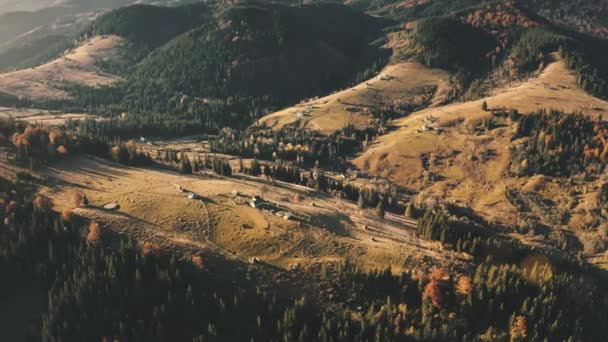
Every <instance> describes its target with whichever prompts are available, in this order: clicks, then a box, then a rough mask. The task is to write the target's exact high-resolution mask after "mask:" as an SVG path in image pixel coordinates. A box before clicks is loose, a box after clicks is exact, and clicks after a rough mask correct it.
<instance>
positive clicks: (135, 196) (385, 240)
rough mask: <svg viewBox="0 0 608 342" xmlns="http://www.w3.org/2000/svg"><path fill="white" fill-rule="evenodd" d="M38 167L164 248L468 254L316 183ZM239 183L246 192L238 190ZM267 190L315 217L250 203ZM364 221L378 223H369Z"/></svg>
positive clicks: (59, 190)
mask: <svg viewBox="0 0 608 342" xmlns="http://www.w3.org/2000/svg"><path fill="white" fill-rule="evenodd" d="M39 175H40V176H41V177H44V178H45V179H47V181H46V185H47V186H46V187H45V188H44V190H43V193H44V194H46V195H48V196H49V197H50V198H52V199H53V201H54V203H55V206H56V209H57V210H59V211H61V210H63V209H66V208H72V207H73V206H74V205H73V204H72V202H71V194H73V193H74V192H75V191H80V192H82V193H84V194H86V196H87V197H88V199H89V201H90V207H89V208H80V209H75V210H74V212H75V213H77V214H78V215H81V216H84V217H87V218H89V219H92V220H96V221H98V222H99V223H100V224H101V225H102V227H103V228H105V229H111V230H113V231H116V232H120V233H125V234H127V235H130V236H133V237H135V238H136V239H137V240H138V241H140V242H142V243H143V242H145V241H149V242H152V243H154V244H156V245H158V246H160V247H161V249H164V250H174V251H175V250H182V251H183V250H188V251H197V252H199V251H208V252H219V253H223V254H226V255H227V256H228V257H229V258H232V259H235V260H241V261H243V262H246V261H247V260H249V258H251V257H258V258H260V259H261V260H262V261H263V262H264V263H268V264H270V265H273V267H275V266H276V267H279V268H283V269H287V268H288V267H289V266H290V265H294V264H299V265H301V266H302V267H313V266H315V265H316V266H318V265H319V264H321V263H336V262H343V261H345V260H349V261H358V262H359V263H360V264H361V266H362V267H364V268H367V269H374V268H384V267H387V266H391V267H392V268H393V269H395V270H402V269H404V268H406V267H410V266H411V265H410V263H411V264H415V263H422V264H423V263H424V262H426V261H424V260H428V259H431V258H435V259H436V260H435V261H434V262H436V263H446V264H447V263H448V261H447V259H445V258H446V256H445V255H449V256H450V261H449V263H450V264H455V263H456V262H457V260H458V258H459V257H466V256H455V255H453V254H454V253H453V252H446V253H444V254H441V255H440V253H438V248H440V247H437V246H436V245H435V244H433V243H431V242H426V241H422V240H420V239H418V238H417V237H415V236H414V235H413V232H411V231H408V230H406V228H405V227H396V226H395V224H393V223H391V219H390V218H388V221H386V222H384V223H383V222H377V221H378V220H377V219H375V217H374V216H373V215H374V214H373V210H372V209H367V210H359V209H357V208H356V204H354V203H346V202H342V201H340V200H337V199H333V198H330V197H327V198H325V197H324V196H323V195H321V194H318V193H316V192H315V191H314V190H312V189H307V188H303V187H298V186H292V185H289V184H285V183H279V184H277V183H276V182H269V181H266V180H264V179H261V178H254V177H248V176H244V175H237V177H236V178H224V177H219V176H217V175H206V176H204V175H180V174H178V173H175V172H172V171H165V170H161V169H142V168H131V167H125V166H120V165H117V164H114V163H111V162H106V161H102V160H99V159H95V158H92V157H84V156H83V157H77V156H73V157H70V158H68V159H66V160H64V161H62V162H58V163H55V164H53V165H52V166H50V167H48V168H46V169H44V170H42V171H41V172H40V173H39ZM175 184H177V185H180V186H182V187H184V188H186V189H188V190H190V191H193V192H195V193H197V194H199V195H201V196H202V198H203V203H204V205H203V204H202V203H201V202H200V201H196V200H190V199H188V198H187V196H186V195H187V194H186V193H180V192H179V191H178V190H177V189H176V187H175ZM233 190H238V191H239V195H238V196H235V195H233V194H232V191H233ZM260 194H262V195H263V197H264V198H265V199H266V200H267V201H269V202H271V203H276V204H279V205H280V206H281V207H282V208H284V209H285V210H289V211H290V212H293V213H295V214H297V215H303V216H306V217H310V219H309V220H308V221H306V220H305V221H303V222H300V221H287V220H285V219H284V218H282V217H279V216H277V215H274V214H271V213H268V212H264V211H261V210H259V209H254V208H252V207H250V206H248V201H249V199H250V197H251V196H253V195H260ZM296 194H297V195H299V196H298V197H297V198H296V197H295V195H296ZM111 202H117V203H119V205H120V209H119V210H117V211H106V210H103V209H102V207H103V205H104V204H107V203H111ZM313 203H314V205H313ZM370 217H371V219H370ZM363 223H366V224H369V226H368V228H367V229H363V228H362V225H363ZM391 230H392V233H389V232H391ZM206 231H208V233H207V232H206ZM207 236H208V237H209V241H210V242H212V243H209V242H208V241H207V240H206V237H207ZM372 238H373V239H372ZM406 260H408V263H407V264H406V263H405V261H406ZM447 267H448V268H449V267H450V266H449V265H448V266H447Z"/></svg>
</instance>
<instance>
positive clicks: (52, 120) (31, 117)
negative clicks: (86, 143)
mask: <svg viewBox="0 0 608 342" xmlns="http://www.w3.org/2000/svg"><path fill="white" fill-rule="evenodd" d="M9 118H13V119H15V120H19V121H25V122H27V123H30V124H42V125H47V126H57V125H63V124H64V123H65V122H66V121H67V120H84V119H93V118H95V119H96V120H99V119H100V118H99V117H96V116H93V115H88V114H82V113H53V112H51V111H49V110H46V109H35V108H8V107H0V119H9Z"/></svg>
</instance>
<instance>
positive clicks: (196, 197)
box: [188, 192, 201, 200]
mask: <svg viewBox="0 0 608 342" xmlns="http://www.w3.org/2000/svg"><path fill="white" fill-rule="evenodd" d="M188 198H189V199H191V200H197V199H200V198H201V196H199V195H197V194H195V193H194V192H191V193H189V194H188Z"/></svg>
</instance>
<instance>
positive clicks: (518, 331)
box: [509, 316, 528, 340]
mask: <svg viewBox="0 0 608 342" xmlns="http://www.w3.org/2000/svg"><path fill="white" fill-rule="evenodd" d="M509 333H510V335H511V339H512V340H520V339H524V338H526V337H527V336H528V325H527V322H526V317H524V316H517V317H515V319H514V320H513V322H512V323H511V328H510V329H509Z"/></svg>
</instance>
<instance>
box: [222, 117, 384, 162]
mask: <svg viewBox="0 0 608 342" xmlns="http://www.w3.org/2000/svg"><path fill="white" fill-rule="evenodd" d="M377 134H378V128H376V127H368V128H367V129H365V130H357V129H355V128H354V127H352V126H349V127H346V128H344V129H342V130H339V131H337V132H334V133H332V134H329V135H323V134H320V133H318V132H315V131H311V130H303V129H298V128H295V127H291V126H287V127H283V128H281V129H278V130H273V129H269V128H267V127H264V126H251V127H249V128H247V129H245V130H240V131H239V130H234V129H231V128H224V129H222V130H221V131H220V132H219V134H218V136H217V138H216V139H214V140H212V141H211V142H210V148H211V150H212V151H213V152H217V153H226V154H231V155H238V156H241V157H244V158H257V159H260V160H268V161H276V160H282V161H291V162H295V164H296V165H306V166H312V165H314V164H319V165H323V166H326V167H333V168H335V169H341V166H343V164H344V162H345V157H346V156H348V155H351V154H352V153H354V152H356V151H358V150H359V149H361V148H362V147H363V146H365V144H367V142H368V141H371V140H372V139H374V138H375V136H376V135H377Z"/></svg>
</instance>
